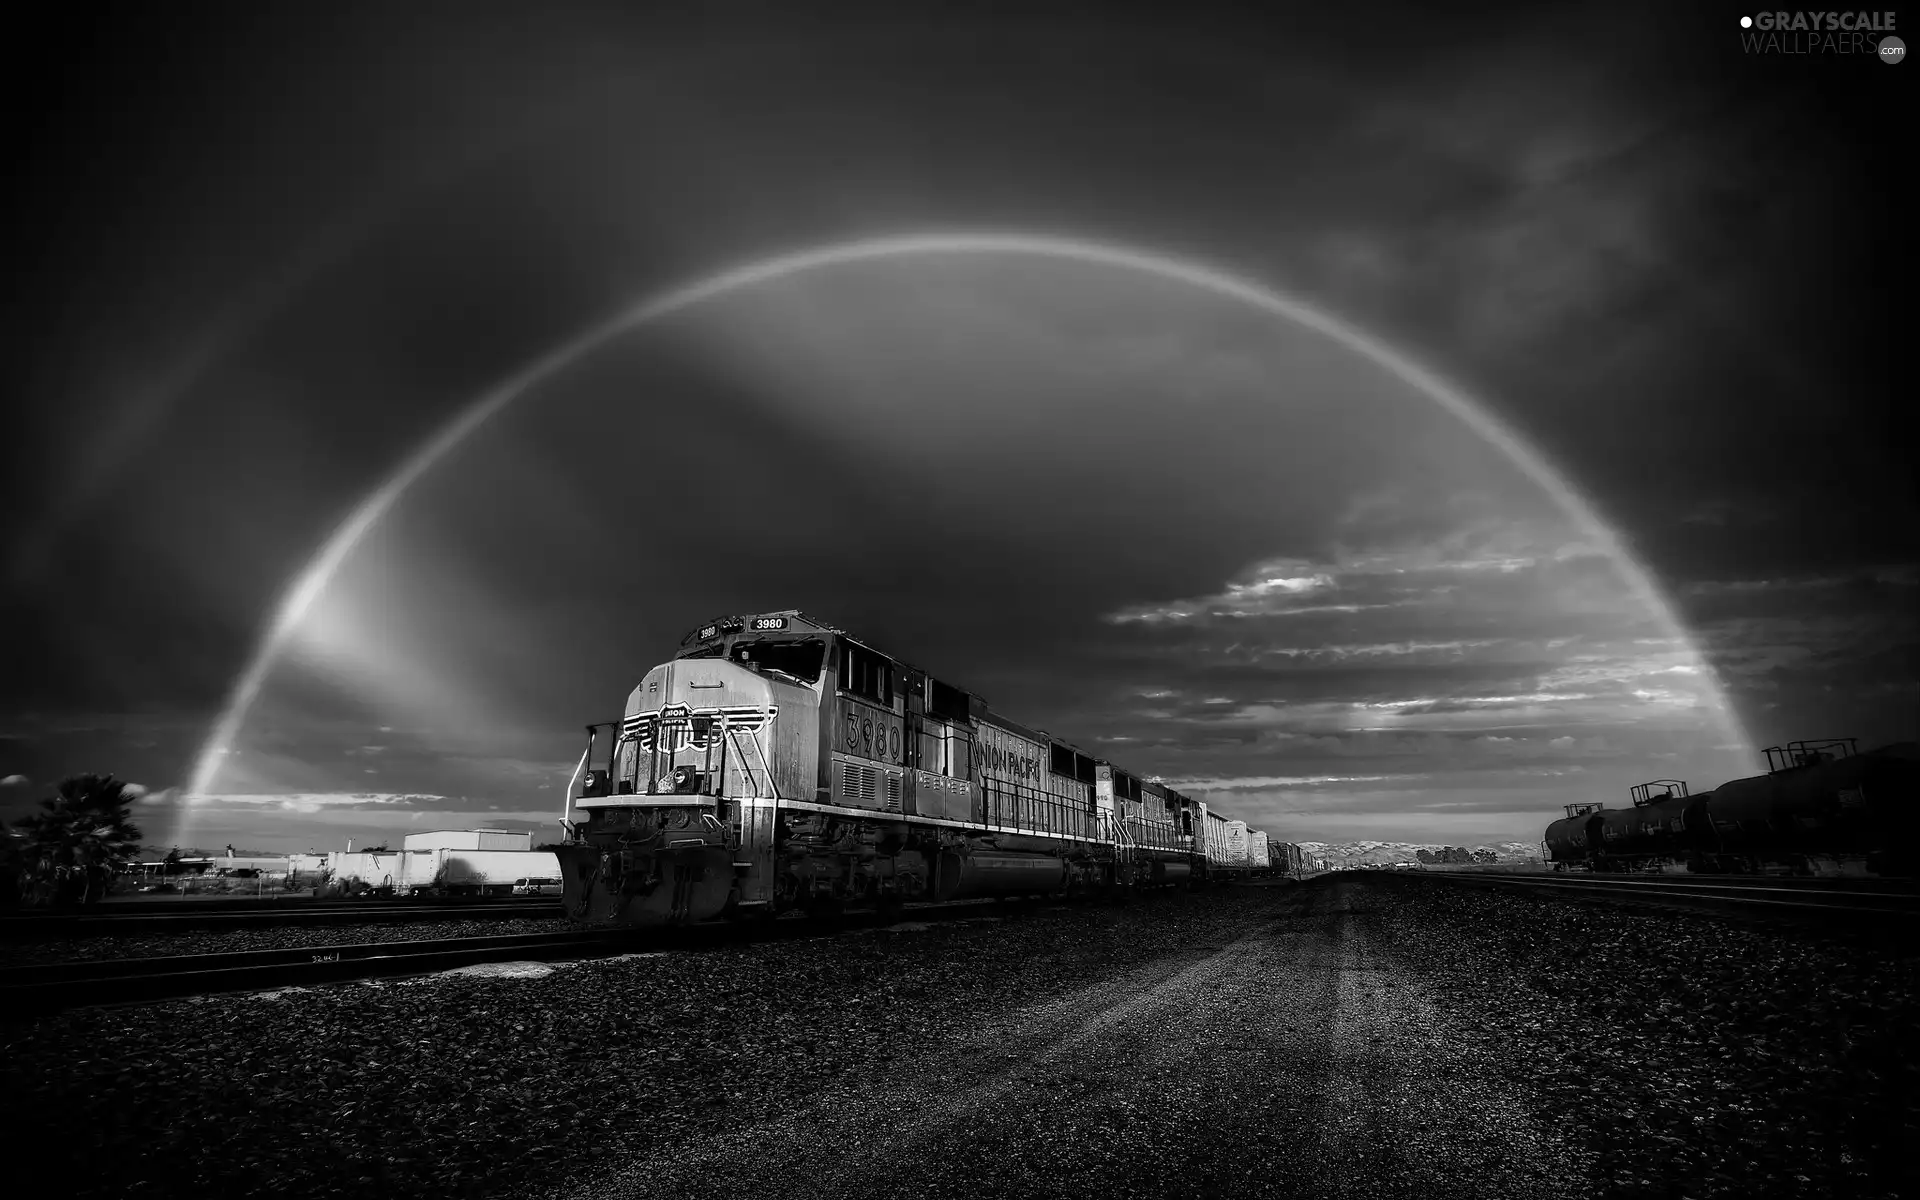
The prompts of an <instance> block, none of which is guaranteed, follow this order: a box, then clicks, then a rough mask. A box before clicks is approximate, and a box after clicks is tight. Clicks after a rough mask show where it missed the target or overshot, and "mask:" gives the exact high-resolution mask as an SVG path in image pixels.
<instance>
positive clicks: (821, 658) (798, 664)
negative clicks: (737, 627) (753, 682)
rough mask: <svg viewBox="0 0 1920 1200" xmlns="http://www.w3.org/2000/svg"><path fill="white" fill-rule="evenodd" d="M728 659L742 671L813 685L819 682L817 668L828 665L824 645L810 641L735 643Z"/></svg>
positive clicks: (818, 669) (825, 646)
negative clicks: (778, 675)
mask: <svg viewBox="0 0 1920 1200" xmlns="http://www.w3.org/2000/svg"><path fill="white" fill-rule="evenodd" d="M728 657H729V658H731V659H732V660H733V661H734V662H737V663H739V664H740V665H741V666H743V667H750V668H752V669H753V670H756V671H763V672H773V673H776V674H780V675H785V676H786V677H787V678H789V679H793V680H797V681H799V682H800V683H806V684H813V683H818V682H819V681H820V668H821V667H822V666H823V665H824V664H825V663H826V661H827V644H826V643H825V642H822V641H816V640H812V639H809V640H807V641H803V642H759V641H754V642H735V643H734V646H733V653H732V654H730V655H728Z"/></svg>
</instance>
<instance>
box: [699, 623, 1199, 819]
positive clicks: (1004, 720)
mask: <svg viewBox="0 0 1920 1200" xmlns="http://www.w3.org/2000/svg"><path fill="white" fill-rule="evenodd" d="M772 621H778V622H779V624H778V625H777V626H772V625H770V626H760V627H758V628H756V624H757V623H758V622H772ZM731 633H789V634H806V633H820V634H831V635H833V636H836V637H843V638H847V639H849V640H851V641H854V642H858V643H860V644H861V645H864V646H867V647H868V648H870V649H872V648H874V647H873V643H872V642H869V641H868V640H867V639H865V638H862V637H860V636H859V635H857V634H853V633H849V632H848V631H847V630H845V629H841V628H840V627H839V626H837V625H829V624H828V623H827V622H825V621H822V620H820V619H819V618H818V617H813V616H809V615H808V614H806V613H804V612H802V611H800V610H799V609H797V608H784V609H780V610H778V611H775V612H764V613H738V614H733V615H730V616H724V617H715V618H714V619H713V620H711V621H708V622H707V623H705V624H704V625H701V626H699V627H697V628H695V629H693V630H691V631H689V632H688V633H687V635H686V636H685V637H683V638H681V639H680V649H681V650H682V651H685V650H688V649H690V648H692V647H693V646H696V645H698V644H699V643H701V642H706V641H711V640H712V639H714V638H716V637H722V636H725V635H727V634H731ZM880 653H885V652H884V651H880ZM887 657H888V658H891V659H893V661H894V662H896V663H898V664H899V665H900V666H901V667H902V668H904V669H906V670H908V671H914V672H917V673H919V674H921V675H926V676H933V677H936V678H937V677H938V676H937V675H936V673H935V672H933V671H928V670H926V669H924V668H922V667H918V666H915V665H914V664H912V663H910V662H908V661H907V660H905V659H903V658H900V657H899V656H897V655H894V654H887ZM956 690H958V691H961V692H965V693H966V694H967V695H968V696H970V697H972V698H973V699H974V700H975V701H978V703H979V707H978V708H977V709H976V710H975V711H976V712H977V714H978V716H979V717H980V718H982V719H984V720H986V721H987V722H988V723H990V724H992V725H994V726H995V727H997V728H1000V729H1004V730H1006V731H1007V732H1008V733H1012V734H1015V735H1018V736H1020V737H1025V738H1028V739H1030V740H1032V741H1036V742H1053V743H1057V744H1059V745H1061V746H1064V747H1066V748H1067V749H1069V750H1072V751H1073V752H1074V753H1075V754H1079V755H1084V756H1085V757H1087V758H1089V759H1092V760H1093V761H1094V762H1095V763H1099V764H1104V765H1106V766H1109V767H1113V768H1115V769H1116V770H1121V771H1125V772H1126V773H1127V774H1128V775H1131V776H1133V777H1134V778H1135V779H1138V780H1140V782H1141V783H1142V784H1147V783H1152V782H1153V781H1151V780H1149V779H1147V778H1146V777H1145V776H1144V775H1141V774H1140V773H1139V772H1138V771H1134V770H1132V769H1130V768H1128V767H1123V766H1121V765H1120V764H1119V763H1116V762H1113V761H1112V760H1110V759H1108V758H1106V757H1104V756H1102V755H1099V754H1089V753H1087V751H1086V750H1084V749H1082V748H1081V747H1079V746H1077V745H1075V744H1074V743H1073V742H1071V741H1068V740H1067V739H1066V738H1063V737H1060V736H1058V735H1056V734H1052V733H1048V732H1047V731H1046V730H1044V729H1038V728H1035V727H1033V726H1030V725H1027V724H1025V723H1023V722H1020V721H1016V720H1014V719H1013V718H1011V717H1009V716H1007V715H1006V714H1004V713H1001V712H997V711H995V710H994V708H993V706H992V705H990V704H988V703H987V700H986V698H985V697H984V696H981V695H980V694H979V693H978V692H974V691H970V690H968V689H966V688H957V689H956ZM1153 786H1154V787H1156V788H1158V789H1159V790H1160V791H1161V792H1162V793H1164V794H1165V795H1166V796H1168V797H1169V798H1171V799H1173V800H1174V801H1176V802H1178V803H1182V804H1194V803H1195V801H1194V800H1193V799H1192V797H1189V796H1186V795H1184V794H1182V793H1180V792H1177V791H1175V790H1174V789H1172V788H1170V787H1168V786H1167V785H1166V784H1164V783H1154V784H1153ZM1208 811H1209V812H1211V811H1213V810H1212V806H1208Z"/></svg>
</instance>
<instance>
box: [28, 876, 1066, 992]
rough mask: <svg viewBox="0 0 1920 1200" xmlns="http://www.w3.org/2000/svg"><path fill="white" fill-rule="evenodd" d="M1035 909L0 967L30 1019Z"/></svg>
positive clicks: (973, 905) (941, 909) (918, 909)
mask: <svg viewBox="0 0 1920 1200" xmlns="http://www.w3.org/2000/svg"><path fill="white" fill-rule="evenodd" d="M1030 907H1032V906H1031V905H1030V904H1021V903H1018V902H1014V903H1009V902H1004V901H1001V902H996V901H992V900H986V901H975V900H961V901H948V902H945V903H927V904H909V905H907V906H906V907H905V908H904V909H902V910H901V911H899V912H898V913H892V914H881V913H879V912H875V911H870V910H864V911H863V910H856V911H851V912H848V913H846V914H845V915H844V916H843V917H842V918H841V919H840V920H838V921H836V922H833V923H822V922H817V921H812V920H807V919H805V918H798V917H795V918H785V919H781V920H777V921H767V922H761V923H757V924H739V925H735V924H719V923H714V924H705V925H691V926H681V927H676V928H668V929H658V930H622V931H618V932H603V931H585V932H583V931H575V930H560V931H555V932H554V933H550V934H549V933H532V934H508V935H501V936H495V937H465V938H443V939H439V940H434V941H404V942H365V943H358V944H352V945H312V946H296V947H288V948H283V949H275V950H246V951H237V952H233V953H227V954H181V955H166V956H159V957H147V958H117V959H86V960H76V961H71V962H60V963H34V964H31V965H27V966H18V967H0V1013H9V1014H15V1015H22V1016H31V1015H34V1014H36V1013H43V1012H47V1011H51V1010H57V1009H63V1008H75V1007H86V1006H93V1005H120V1004H141V1003H150V1002H152V1001H155V1000H166V999H175V998H178V997H182V996H195V995H206V994H211V993H217V992H239V991H257V990H265V989H272V988H284V987H312V986H316V985H321V984H329V983H345V982H350V981H354V980H364V979H379V978H393V977H397V976H407V975H426V974H431V973H433V972H436V971H445V970H450V969H452V968H455V967H463V966H472V965H475V964H479V963H489V962H515V961H532V962H559V961H566V960H571V959H580V958H600V957H608V956H611V955H617V954H632V953H640V952H647V951H662V950H698V949H714V948H718V947H720V946H724V945H739V944H743V943H747V942H766V941H786V940H790V939H798V938H808V937H822V936H827V935H830V934H831V933H834V932H836V931H838V930H843V929H849V930H850V929H859V928H873V927H881V926H885V925H888V924H892V923H895V922H899V921H902V920H912V921H925V922H931V921H939V920H954V919H962V918H966V917H969V916H978V915H980V914H982V913H989V912H994V913H998V912H1008V911H1016V910H1020V909H1025V908H1030Z"/></svg>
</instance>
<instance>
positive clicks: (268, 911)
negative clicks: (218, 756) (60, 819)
mask: <svg viewBox="0 0 1920 1200" xmlns="http://www.w3.org/2000/svg"><path fill="white" fill-rule="evenodd" d="M564 915H565V913H564V912H563V911H562V909H561V907H560V902H559V900H558V899H548V900H542V901H534V902H517V903H516V902H506V901H502V902H498V903H493V904H469V905H442V904H436V905H404V906H399V905H396V906H385V905H359V906H353V905H342V906H339V907H333V906H329V907H325V908H312V907H307V906H300V907H287V908H244V909H229V910H219V909H196V910H192V911H188V912H130V913H103V912H83V913H26V914H17V915H8V916H4V917H0V941H21V940H24V939H31V938H45V937H96V936H103V935H105V936H112V935H124V934H140V933H147V932H161V931H171V930H182V929H222V928H234V927H239V928H266V927H270V926H276V925H380V924H387V923H391V922H400V921H459V920H469V921H489V920H503V919H506V918H518V917H534V918H538V917H554V918H556V919H557V918H559V917H562V916H564Z"/></svg>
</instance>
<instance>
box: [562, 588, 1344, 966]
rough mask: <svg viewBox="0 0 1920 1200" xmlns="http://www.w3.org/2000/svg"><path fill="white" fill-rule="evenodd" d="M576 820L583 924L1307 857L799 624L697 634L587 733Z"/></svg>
mask: <svg viewBox="0 0 1920 1200" xmlns="http://www.w3.org/2000/svg"><path fill="white" fill-rule="evenodd" d="M565 805H566V807H565V810H564V811H563V814H562V817H561V823H562V825H563V826H564V827H565V830H566V833H565V835H564V838H563V840H562V841H561V842H560V843H559V844H558V845H557V846H556V847H555V849H554V854H555V856H556V857H557V858H558V860H559V863H560V876H561V880H562V896H563V903H564V905H565V908H566V911H567V913H568V914H569V916H571V917H572V918H573V920H574V921H575V922H576V923H578V924H580V925H583V926H586V927H590V928H605V927H633V926H652V925H669V924H686V923H693V922H702V921H712V920H744V919H753V918H767V917H772V916H777V915H779V914H781V913H784V912H790V911H801V912H806V913H809V914H813V915H831V914H833V913H837V912H840V911H844V909H845V908H846V907H848V906H849V905H864V904H871V905H873V906H876V907H881V908H885V907H889V906H892V907H897V906H899V905H901V904H904V903H906V902H908V901H915V900H932V901H947V900H963V899H973V898H983V897H1020V896H1060V897H1066V896H1074V895H1082V894H1104V895H1125V894H1127V893H1130V892H1132V891H1134V890H1136V889H1140V888H1146V887H1152V886H1162V885H1174V886H1178V885H1200V884H1204V883H1208V882H1217V881H1220V880H1232V879H1247V878H1253V877H1256V876H1272V875H1274V874H1287V873H1293V874H1299V873H1301V872H1302V871H1303V870H1304V863H1305V862H1306V861H1307V860H1306V858H1305V856H1304V855H1302V854H1301V853H1300V851H1299V849H1298V847H1295V846H1290V845H1288V844H1286V843H1282V842H1279V841H1277V840H1275V839H1271V838H1269V837H1268V836H1267V835H1266V834H1265V833H1262V832H1260V831H1249V829H1248V828H1247V825H1246V823H1245V822H1244V821H1238V820H1234V819H1231V818H1229V817H1228V816H1227V815H1226V814H1224V813H1222V812H1220V811H1218V810H1216V809H1215V808H1213V807H1211V806H1209V805H1208V804H1206V803H1204V802H1202V801H1200V800H1197V799H1194V798H1192V797H1189V796H1186V795H1182V794H1181V793H1180V792H1178V791H1175V790H1174V789H1172V788H1170V787H1167V786H1165V785H1164V784H1162V783H1160V782H1158V781H1156V780H1154V779H1150V778H1146V777H1143V776H1141V775H1140V774H1138V773H1136V772H1133V771H1129V770H1126V769H1125V768H1123V767H1121V766H1120V765H1118V764H1116V763H1113V762H1110V761H1108V760H1107V759H1105V758H1102V757H1100V756H1098V755H1094V754H1089V753H1087V752H1086V751H1085V750H1083V749H1082V748H1080V747H1079V746H1077V745H1075V744H1073V743H1071V742H1069V741H1067V740H1065V739H1063V738H1060V737H1056V736H1054V735H1052V734H1049V733H1047V732H1046V731H1044V730H1040V729H1034V728H1030V727H1028V726H1026V725H1024V724H1022V723H1020V722H1018V721H1015V720H1013V719H1012V718H1010V717H1008V716H1006V715H1005V714H1003V713H1001V712H999V711H998V710H996V709H993V708H991V707H989V706H988V705H987V703H986V701H985V700H983V699H982V698H981V697H980V696H978V695H976V694H974V693H972V692H969V691H967V690H966V689H964V688H961V687H958V686H956V685H954V684H953V683H951V682H949V681H947V680H943V679H941V678H938V677H936V676H935V675H933V674H932V673H930V672H928V671H926V670H923V669H921V668H919V667H917V666H914V665H912V664H909V663H907V662H906V661H904V660H903V659H901V658H899V657H897V656H894V655H891V654H887V653H884V652H882V651H881V650H879V649H877V648H876V647H875V646H874V645H873V643H872V642H870V641H868V640H865V639H861V638H857V637H855V636H854V635H852V634H850V633H848V632H847V631H845V630H843V629H840V628H837V627H835V626H832V625H829V624H826V623H825V622H823V621H819V620H816V619H814V618H811V617H809V616H807V615H806V614H804V613H802V612H800V611H799V610H797V609H789V610H785V611H781V612H770V613H758V614H749V615H742V616H731V617H723V618H720V619H718V620H715V621H710V622H708V623H707V624H705V625H702V626H700V627H698V628H696V629H694V630H693V631H691V632H689V633H688V634H687V635H686V636H685V637H683V638H682V639H681V640H680V644H679V647H678V650H677V652H676V653H675V655H674V657H673V658H672V659H671V660H669V661H667V662H665V663H662V664H660V665H658V666H655V667H654V668H652V669H651V670H649V671H647V672H646V674H645V675H644V677H643V678H642V679H641V680H640V683H639V684H638V685H637V686H636V687H635V688H634V689H633V691H632V692H631V694H629V696H628V697H627V702H626V705H625V709H624V712H623V714H622V718H621V720H620V721H619V722H602V723H599V724H595V725H589V726H587V746H586V749H585V751H584V752H583V753H582V755H581V757H580V761H579V764H578V765H577V766H576V767H575V768H574V772H573V776H572V778H571V779H570V780H569V782H568V784H567V789H566V801H565ZM1255 835H1257V836H1255ZM1250 840H1251V841H1252V842H1253V843H1254V844H1255V845H1257V846H1258V847H1259V850H1258V853H1257V855H1256V853H1255V852H1254V851H1253V850H1251V849H1250V847H1249V841H1250Z"/></svg>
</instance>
